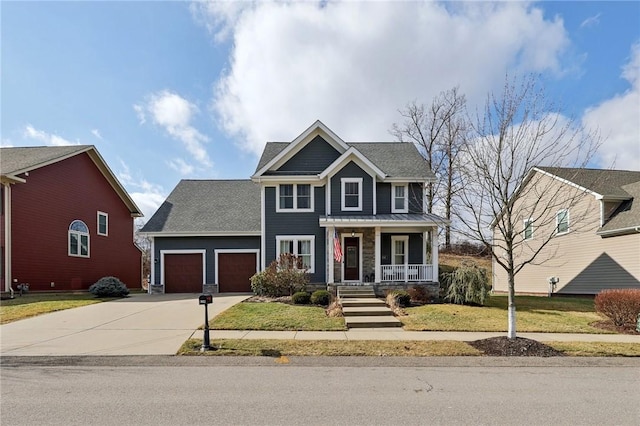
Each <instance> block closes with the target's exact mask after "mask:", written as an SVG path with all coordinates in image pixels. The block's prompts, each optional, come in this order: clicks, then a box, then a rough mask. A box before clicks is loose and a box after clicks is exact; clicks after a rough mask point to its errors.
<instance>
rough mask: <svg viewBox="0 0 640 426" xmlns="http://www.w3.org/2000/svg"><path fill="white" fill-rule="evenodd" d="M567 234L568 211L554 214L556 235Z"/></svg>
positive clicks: (564, 210)
mask: <svg viewBox="0 0 640 426" xmlns="http://www.w3.org/2000/svg"><path fill="white" fill-rule="evenodd" d="M567 232H569V210H567V209H563V210H560V211H559V212H558V213H556V234H566V233H567Z"/></svg>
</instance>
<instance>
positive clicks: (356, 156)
mask: <svg viewBox="0 0 640 426" xmlns="http://www.w3.org/2000/svg"><path fill="white" fill-rule="evenodd" d="M350 161H353V162H354V163H356V164H357V165H358V166H360V168H362V169H363V170H364V171H366V172H367V173H368V174H369V175H371V176H372V177H373V178H374V181H375V177H378V178H380V179H384V178H386V177H387V175H386V174H385V173H384V172H383V171H382V170H380V169H379V168H378V167H377V166H376V165H375V164H373V163H372V162H371V161H369V159H368V158H367V157H365V156H364V155H362V153H361V152H360V151H358V150H357V149H355V148H354V147H351V148H349V149H348V150H347V151H345V153H344V154H342V155H341V156H340V157H338V158H336V160H335V161H334V162H333V163H331V164H329V166H328V167H327V168H326V169H324V171H323V172H322V173H320V175H319V176H318V177H319V178H320V179H324V178H326V177H327V176H328V177H331V176H333V175H335V174H336V173H338V172H339V171H340V170H341V169H342V168H343V167H344V166H346V165H347V164H348V163H349V162H350ZM374 183H375V182H374Z"/></svg>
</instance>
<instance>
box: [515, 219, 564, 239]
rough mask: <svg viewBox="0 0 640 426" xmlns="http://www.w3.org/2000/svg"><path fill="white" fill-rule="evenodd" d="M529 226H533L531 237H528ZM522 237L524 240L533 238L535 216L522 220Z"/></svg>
mask: <svg viewBox="0 0 640 426" xmlns="http://www.w3.org/2000/svg"><path fill="white" fill-rule="evenodd" d="M557 220H558V218H557V217H556V221H557ZM527 226H531V236H530V237H529V238H527ZM556 226H558V224H557V223H556ZM556 229H557V228H556ZM522 239H523V240H524V241H529V240H533V218H527V219H523V220H522Z"/></svg>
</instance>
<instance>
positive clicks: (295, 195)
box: [276, 183, 315, 213]
mask: <svg viewBox="0 0 640 426" xmlns="http://www.w3.org/2000/svg"><path fill="white" fill-rule="evenodd" d="M282 185H293V208H290V209H287V208H283V207H280V186H282ZM298 185H309V197H310V199H309V206H310V207H309V208H307V209H301V208H298ZM314 188H315V186H313V185H311V184H309V183H279V184H278V185H277V186H276V213H312V212H313V211H314V198H315V197H314V192H315V191H314Z"/></svg>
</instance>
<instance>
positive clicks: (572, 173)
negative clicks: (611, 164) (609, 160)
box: [538, 167, 640, 233]
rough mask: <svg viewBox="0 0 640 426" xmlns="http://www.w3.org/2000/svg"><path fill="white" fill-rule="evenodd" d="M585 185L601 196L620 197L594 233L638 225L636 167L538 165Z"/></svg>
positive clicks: (639, 175)
mask: <svg viewBox="0 0 640 426" xmlns="http://www.w3.org/2000/svg"><path fill="white" fill-rule="evenodd" d="M538 168H539V169H541V170H544V171H545V172H548V173H551V174H553V175H555V176H558V177H559V178H562V179H566V180H568V181H569V182H573V183H575V184H576V185H580V186H582V187H583V188H587V189H588V190H590V191H593V192H595V193H597V194H600V195H602V196H603V197H604V199H605V200H606V199H614V200H623V201H622V203H621V204H620V206H619V207H618V208H617V209H616V211H615V212H613V214H612V215H611V217H610V218H609V220H607V222H606V223H605V224H604V226H602V228H600V229H599V230H598V233H609V232H614V231H617V230H623V229H630V228H635V227H638V226H640V171H633V170H606V169H577V168H563V167H538Z"/></svg>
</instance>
